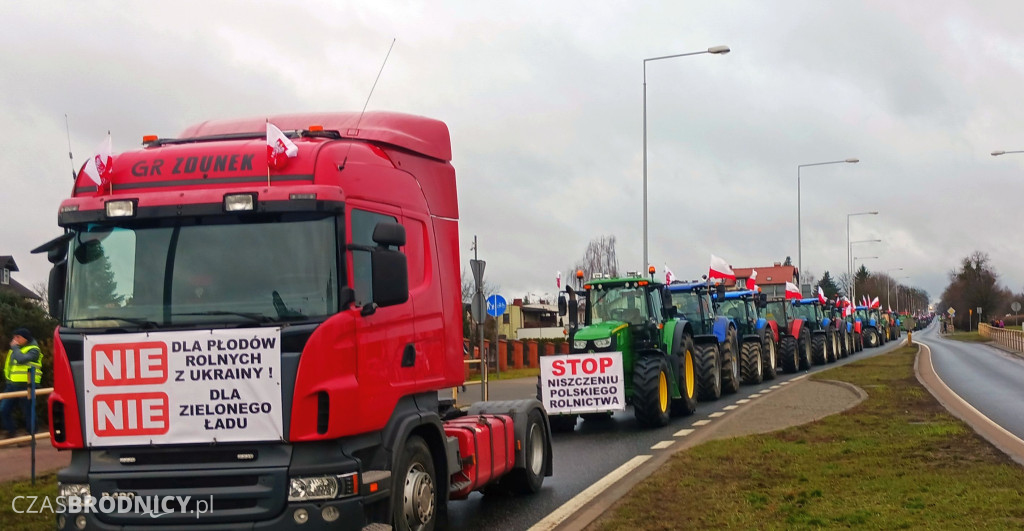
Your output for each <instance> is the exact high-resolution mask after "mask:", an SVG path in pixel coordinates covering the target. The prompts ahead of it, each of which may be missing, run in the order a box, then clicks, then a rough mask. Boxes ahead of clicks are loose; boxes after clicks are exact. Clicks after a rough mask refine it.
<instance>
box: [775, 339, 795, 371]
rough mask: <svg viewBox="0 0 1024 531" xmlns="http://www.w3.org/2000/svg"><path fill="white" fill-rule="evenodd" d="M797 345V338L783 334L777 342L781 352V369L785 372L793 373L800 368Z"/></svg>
mask: <svg viewBox="0 0 1024 531" xmlns="http://www.w3.org/2000/svg"><path fill="white" fill-rule="evenodd" d="M798 346H799V345H798V343H797V340H796V338H795V337H793V336H783V337H782V340H781V341H780V342H779V352H781V353H782V370H783V371H785V372H786V373H787V374H793V373H795V372H797V371H799V370H800V355H799V354H797V350H799V348H798Z"/></svg>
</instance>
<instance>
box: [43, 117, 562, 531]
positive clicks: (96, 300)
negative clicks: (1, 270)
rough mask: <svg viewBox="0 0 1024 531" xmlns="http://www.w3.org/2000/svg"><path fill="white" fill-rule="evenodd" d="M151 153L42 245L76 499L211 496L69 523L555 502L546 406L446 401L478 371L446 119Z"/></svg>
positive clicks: (253, 520)
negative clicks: (469, 334) (536, 498)
mask: <svg viewBox="0 0 1024 531" xmlns="http://www.w3.org/2000/svg"><path fill="white" fill-rule="evenodd" d="M268 124H273V126H275V128H277V129H278V130H279V131H282V132H283V133H282V136H283V138H276V140H275V139H271V134H270V131H271V128H270V126H269V125H268ZM275 141H276V143H277V145H274V144H275ZM143 144H144V147H142V148H141V149H138V150H135V151H129V152H126V153H122V154H119V155H117V156H115V157H113V158H112V160H106V161H101V162H104V163H103V164H100V165H99V166H101V168H100V170H101V171H100V172H95V171H94V172H93V173H91V174H90V173H88V172H85V171H83V172H79V174H78V176H77V178H76V181H75V184H74V188H73V190H72V193H71V197H70V198H68V199H66V200H64V201H63V202H62V203H61V204H60V207H59V211H58V216H57V217H58V223H59V225H60V227H62V228H63V229H64V234H63V235H61V236H59V237H57V238H55V239H54V240H52V241H51V242H49V243H47V244H44V245H42V246H40V247H39V248H38V249H36V251H37V252H46V253H47V255H48V258H49V260H50V262H51V263H53V268H52V270H51V273H50V283H49V304H50V310H51V312H52V314H53V315H54V316H55V317H56V318H57V319H59V321H60V326H59V327H58V328H57V330H56V331H55V333H54V351H55V352H54V357H55V359H54V369H53V370H54V391H53V393H52V394H51V396H50V398H49V404H48V409H49V420H50V434H51V440H52V444H53V446H55V447H56V448H58V449H61V450H69V451H70V452H71V464H70V466H68V467H67V468H65V469H63V470H61V471H60V472H59V473H58V475H57V480H58V483H59V487H58V490H59V494H61V495H65V496H78V497H90V496H91V497H93V498H114V499H123V498H131V499H135V500H146V499H160V498H166V497H178V498H180V499H184V498H185V497H189V499H191V500H192V502H190V503H191V505H188V504H183V505H182V506H181V510H180V511H178V510H175V511H171V512H169V513H166V514H159V515H158V516H159V519H154V517H153V514H152V513H151V512H150V513H148V514H147V513H145V512H140V511H139V509H138V507H139V506H138V505H136V509H134V510H130V511H127V512H103V511H100V512H96V511H83V512H79V513H77V514H76V513H74V512H65V513H62V514H59V515H58V517H57V526H58V528H60V529H124V528H138V527H146V526H154V527H166V526H183V525H195V526H200V527H201V528H210V529H212V528H216V529H239V528H249V529H321V528H328V527H330V528H339V527H340V528H345V529H362V528H367V527H368V528H373V527H374V526H392V527H393V528H395V529H399V530H405V529H433V528H435V527H443V525H444V522H445V515H446V507H447V505H446V504H447V500H449V499H462V498H466V497H468V496H469V495H470V493H472V492H474V491H484V492H485V493H493V492H511V493H531V492H536V491H537V490H539V489H540V488H541V485H542V483H543V481H544V478H545V477H546V476H550V475H551V471H552V450H551V443H550V427H549V423H548V419H547V416H546V414H545V412H544V410H543V407H542V405H541V404H540V403H539V402H538V401H537V400H535V399H532V398H531V399H527V400H520V401H502V402H482V403H477V404H474V405H472V406H470V407H469V408H468V410H467V409H459V408H455V407H454V404H453V403H452V401H450V400H445V399H442V398H439V391H440V390H443V389H446V388H450V387H455V386H458V385H461V384H462V383H463V380H464V377H465V368H464V363H463V361H464V360H463V348H462V344H463V340H462V320H463V315H464V311H463V306H462V301H461V285H460V258H459V233H458V220H459V211H458V201H457V194H456V183H455V170H454V168H453V166H452V164H451V159H452V154H451V142H450V136H449V131H448V127H447V126H446V125H445V124H444V123H443V122H441V121H438V120H433V119H429V118H423V117H419V116H412V115H407V114H401V113H391V112H367V113H365V114H361V113H310V114H293V115H282V116H270V117H256V118H250V119H237V120H221V121H206V122H202V123H199V124H197V125H194V126H191V127H188V128H187V129H185V130H184V131H183V132H182V133H181V134H180V135H178V136H177V137H175V138H159V137H156V136H152V137H146V138H144V140H143ZM288 144H291V146H288ZM282 146H284V147H287V149H281V148H282ZM282 153H283V156H282ZM83 169H84V168H83ZM97 177H98V178H97ZM197 500H203V501H205V502H206V505H204V508H206V509H207V510H205V511H202V512H200V511H198V510H196V509H198V505H197V504H198V501H197ZM100 501H101V502H102V501H103V500H102V499H101V500H100ZM101 507H102V505H101ZM164 507H166V505H164Z"/></svg>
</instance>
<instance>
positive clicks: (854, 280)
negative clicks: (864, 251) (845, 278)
mask: <svg viewBox="0 0 1024 531" xmlns="http://www.w3.org/2000/svg"><path fill="white" fill-rule="evenodd" d="M877 259H878V257H877V256H854V257H853V270H854V271H857V260H877ZM853 285H854V288H855V289H856V286H857V279H856V278H854V279H853ZM853 305H854V306H856V305H857V301H853Z"/></svg>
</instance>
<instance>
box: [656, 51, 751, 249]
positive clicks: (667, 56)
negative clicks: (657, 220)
mask: <svg viewBox="0 0 1024 531" xmlns="http://www.w3.org/2000/svg"><path fill="white" fill-rule="evenodd" d="M730 51H731V50H730V49H729V47H728V46H712V47H711V48H708V49H707V50H702V51H699V52H689V53H677V54H674V55H663V56H661V57H648V58H647V59H644V263H643V264H642V268H643V269H646V268H647V266H649V265H650V262H648V261H647V62H648V61H660V60H661V59H673V58H675V57H686V56H688V55H701V54H705V53H710V54H715V55H724V54H727V53H729V52H730Z"/></svg>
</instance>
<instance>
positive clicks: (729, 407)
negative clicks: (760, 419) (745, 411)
mask: <svg viewBox="0 0 1024 531" xmlns="http://www.w3.org/2000/svg"><path fill="white" fill-rule="evenodd" d="M738 407H740V406H737V405H736V404H733V405H731V406H725V407H723V408H722V409H724V410H726V411H732V410H734V409H736V408H738Z"/></svg>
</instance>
